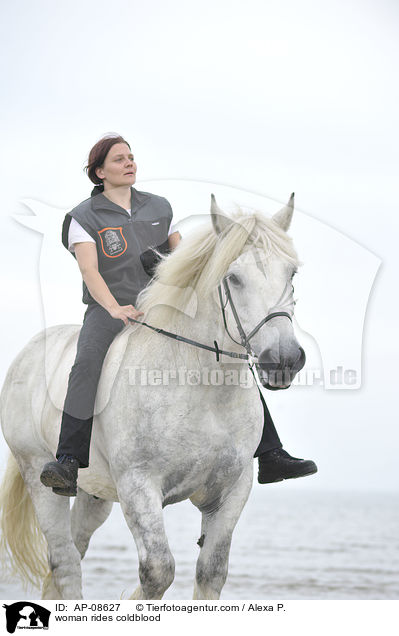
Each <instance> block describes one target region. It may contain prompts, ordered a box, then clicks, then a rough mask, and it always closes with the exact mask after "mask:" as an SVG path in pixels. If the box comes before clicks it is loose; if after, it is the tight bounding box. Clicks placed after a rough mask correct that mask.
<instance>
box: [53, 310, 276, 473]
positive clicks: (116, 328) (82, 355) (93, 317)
mask: <svg viewBox="0 0 399 636" xmlns="http://www.w3.org/2000/svg"><path fill="white" fill-rule="evenodd" d="M123 327H124V323H123V320H119V319H115V318H112V317H111V316H110V315H109V313H108V312H107V311H106V310H105V309H103V307H101V305H98V304H90V305H89V306H88V308H87V311H86V313H85V316H84V320H83V325H82V329H81V331H80V335H79V339H78V347H77V353H76V359H75V362H74V365H73V367H72V369H71V372H70V374H69V381H68V391H67V395H66V398H65V403H64V412H63V414H62V420H61V432H60V437H59V443H58V449H57V453H56V457H57V458H58V457H61V455H71V456H73V457H76V458H77V459H78V460H79V464H80V468H86V467H87V466H88V465H89V450H90V439H91V429H92V423H93V411H94V402H95V399H96V392H97V385H98V382H99V380H100V375H101V368H102V365H103V362H104V358H105V355H106V353H107V351H108V349H109V347H110V345H111V343H112V341H113V339H114V338H115V336H116V335H117V334H118V333H119V332H120V331H121V330H122V329H123ZM161 337H163V336H160V338H161ZM259 394H260V399H261V401H262V405H263V419H264V425H263V434H262V439H261V441H260V444H259V446H258V448H257V450H256V452H255V455H254V456H255V457H258V456H259V455H261V454H262V453H264V452H267V451H268V450H272V449H274V448H281V446H282V444H281V442H280V439H279V437H278V434H277V431H276V429H275V427H274V424H273V420H272V418H271V416H270V413H269V410H268V408H267V406H266V402H265V401H264V399H263V396H262V394H261V393H260V392H259Z"/></svg>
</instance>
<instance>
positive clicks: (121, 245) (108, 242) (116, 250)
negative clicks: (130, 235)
mask: <svg viewBox="0 0 399 636" xmlns="http://www.w3.org/2000/svg"><path fill="white" fill-rule="evenodd" d="M98 234H99V236H100V239H101V247H102V250H103V252H104V254H105V256H108V257H109V258H116V257H117V256H121V255H122V254H123V253H124V252H126V249H127V243H126V239H125V237H124V236H123V231H122V228H121V227H105V228H104V229H103V230H100V231H99V232H98Z"/></svg>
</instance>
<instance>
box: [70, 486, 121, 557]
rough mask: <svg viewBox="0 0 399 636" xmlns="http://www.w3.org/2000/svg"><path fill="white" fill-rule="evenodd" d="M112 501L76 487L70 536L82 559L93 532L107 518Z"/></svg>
mask: <svg viewBox="0 0 399 636" xmlns="http://www.w3.org/2000/svg"><path fill="white" fill-rule="evenodd" d="M112 505H113V502H112V501H105V500H104V499H99V498H98V497H93V496H92V495H88V494H87V493H86V492H84V490H82V489H81V488H78V494H77V497H76V499H75V501H74V504H73V506H72V511H71V529H72V538H73V542H74V544H75V546H76V547H77V549H78V550H79V553H80V556H81V558H82V559H83V557H84V555H85V554H86V550H87V548H88V547H89V542H90V539H91V537H92V534H93V532H95V530H97V528H99V527H100V526H101V525H102V524H103V523H104V521H105V520H106V519H107V518H108V516H109V514H110V512H111V510H112Z"/></svg>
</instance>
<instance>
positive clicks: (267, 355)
mask: <svg viewBox="0 0 399 636" xmlns="http://www.w3.org/2000/svg"><path fill="white" fill-rule="evenodd" d="M305 361H306V355H305V352H304V350H303V349H302V347H299V346H298V348H297V351H296V352H295V355H292V353H291V352H290V356H289V357H288V356H287V357H286V358H284V359H280V360H279V361H278V362H276V361H273V355H272V351H270V350H268V349H264V350H263V351H262V352H261V353H260V355H259V357H258V363H257V368H258V374H259V379H260V381H261V382H262V385H263V386H264V387H265V388H266V389H269V390H270V391H278V390H281V389H288V388H289V387H290V386H291V384H292V382H293V380H294V378H295V376H296V374H297V373H298V371H300V370H301V369H302V368H303V367H304V365H305Z"/></svg>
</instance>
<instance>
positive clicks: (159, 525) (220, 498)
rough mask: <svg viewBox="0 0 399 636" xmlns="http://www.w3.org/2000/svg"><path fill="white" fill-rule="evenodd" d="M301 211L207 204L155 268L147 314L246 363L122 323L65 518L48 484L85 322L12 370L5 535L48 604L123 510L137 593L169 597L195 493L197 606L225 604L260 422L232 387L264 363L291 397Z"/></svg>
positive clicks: (6, 413) (141, 302)
mask: <svg viewBox="0 0 399 636" xmlns="http://www.w3.org/2000/svg"><path fill="white" fill-rule="evenodd" d="M292 213H293V195H292V196H291V198H290V201H289V203H288V205H287V206H285V207H284V208H283V209H282V210H280V211H279V212H278V213H277V214H275V215H274V217H272V218H271V219H269V218H265V217H264V216H263V215H261V214H260V213H257V212H252V213H244V212H243V211H241V210H239V211H237V212H236V213H235V216H234V217H233V218H231V217H226V216H224V214H223V213H222V212H221V210H220V209H219V208H218V206H217V204H216V201H215V200H214V198H212V206H211V219H212V224H209V226H208V225H206V227H205V226H204V227H203V228H201V229H200V230H197V231H196V232H195V233H193V234H192V235H189V236H187V237H186V238H184V239H183V240H182V241H181V243H180V244H179V246H178V247H177V248H176V250H175V251H173V252H172V253H171V254H169V255H168V256H166V257H164V258H163V259H162V260H161V262H160V263H159V265H158V267H157V269H156V274H155V277H154V279H153V280H152V282H151V284H150V285H149V286H148V287H147V288H146V289H145V290H143V292H141V294H140V296H139V299H138V303H137V306H138V307H139V308H140V309H141V310H142V311H143V312H144V315H145V320H146V321H147V322H148V323H150V324H151V325H155V326H156V327H161V328H164V329H167V330H170V331H172V332H175V333H177V334H179V335H180V336H183V337H187V336H189V337H190V338H191V339H195V341H196V342H199V343H202V344H205V345H207V346H209V347H210V348H211V349H212V348H215V349H218V348H219V349H220V348H223V349H224V351H228V352H232V353H233V354H236V355H237V354H238V355H241V356H242V357H241V358H240V357H238V358H233V357H229V356H228V355H227V354H222V353H220V352H218V353H217V354H215V351H212V350H207V349H203V348H199V347H197V346H194V345H192V344H188V343H186V342H181V341H178V340H176V339H173V338H170V337H167V336H166V335H164V334H160V333H157V332H154V331H152V330H151V329H148V328H147V327H146V326H143V325H140V326H139V325H137V324H135V325H132V326H128V327H126V328H125V329H124V330H123V331H122V332H121V334H119V335H118V336H117V338H116V339H115V341H114V342H113V344H112V346H111V348H110V350H109V352H108V354H107V358H106V360H105V363H104V367H103V372H102V378H101V381H100V385H99V389H98V392H97V401H96V411H95V418H94V423H93V437H92V442H91V458H90V467H89V468H87V469H84V470H80V471H79V479H78V494H77V497H76V499H75V500H74V504H73V507H72V510H71V511H70V506H69V503H70V501H69V498H67V497H60V496H58V495H55V494H54V493H53V492H52V491H51V489H49V488H45V487H44V486H43V485H42V484H41V483H40V480H39V475H40V472H41V470H42V467H43V465H44V464H45V463H46V462H47V461H49V460H51V459H52V458H53V457H54V453H55V450H56V447H57V441H58V434H59V426H60V409H62V404H63V400H64V397H65V392H66V386H67V377H68V371H69V369H70V366H71V364H72V362H73V358H74V354H75V350H76V340H77V336H78V332H79V327H77V326H70V325H69V326H68V325H67V326H65V325H64V326H57V327H52V328H50V329H47V330H46V331H45V332H43V333H41V334H39V335H38V336H36V337H34V338H33V339H32V340H31V341H30V342H29V343H28V345H27V346H26V347H25V348H24V349H23V351H22V352H21V353H20V354H19V356H18V357H17V358H16V360H15V361H14V363H13V364H12V366H11V368H10V370H9V372H8V375H7V377H6V380H5V383H4V387H3V390H2V394H1V421H2V426H3V432H4V437H5V439H6V441H7V443H8V445H9V447H10V449H11V452H12V455H11V456H10V459H9V462H8V467H7V470H6V474H5V477H4V480H3V484H2V488H1V503H2V531H3V537H2V541H3V548H4V549H5V550H6V551H7V554H8V557H10V556H11V559H12V562H13V565H14V567H15V568H16V569H17V571H18V572H19V574H22V576H23V577H25V579H28V580H30V581H31V582H35V583H36V584H38V583H39V580H40V579H43V578H44V583H43V587H42V595H43V596H42V598H47V599H51V598H53V599H55V598H57V599H59V598H61V599H78V598H81V595H82V590H81V565H80V562H81V559H82V558H83V557H84V555H85V552H86V550H87V548H88V545H89V541H90V538H91V536H92V534H93V532H94V531H95V530H96V529H97V528H98V527H99V526H100V525H101V524H102V523H103V522H104V521H105V520H106V518H107V517H108V515H109V513H110V511H111V507H112V504H113V502H114V501H119V502H120V504H121V507H122V510H123V513H124V516H125V519H126V522H127V524H128V526H129V528H130V530H131V532H132V535H133V537H134V540H135V543H136V546H137V550H138V556H139V578H140V585H139V586H138V587H137V589H136V591H135V592H134V595H133V596H132V598H135V599H159V598H162V595H163V594H164V592H165V590H166V589H167V588H168V587H169V586H170V585H171V583H172V581H173V578H174V559H173V556H172V554H171V551H170V549H169V546H168V540H167V537H166V534H165V529H164V523H163V516H162V508H163V507H164V506H166V505H167V504H172V503H175V502H178V501H182V500H184V499H187V498H189V499H190V500H191V501H192V503H193V504H194V505H195V506H196V507H197V508H198V509H199V510H200V511H201V513H202V526H201V539H200V541H199V545H200V554H199V558H198V561H197V567H196V578H195V586H194V598H196V599H217V598H219V595H220V592H221V589H222V587H223V585H224V583H225V580H226V576H227V568H228V557H229V550H230V543H231V538H232V533H233V530H234V527H235V525H236V523H237V521H238V518H239V516H240V514H241V511H242V509H243V507H244V505H245V502H246V500H247V498H248V496H249V493H250V490H251V486H252V479H253V455H254V452H255V450H256V448H257V446H258V443H259V441H260V437H261V432H262V426H263V409H262V405H261V401H260V399H259V390H258V387H257V386H256V383H255V382H254V383H252V386H251V387H250V388H248V387H247V388H242V386H240V384H242V383H241V382H240V380H238V381H237V379H238V378H240V379H241V378H242V377H243V375H244V376H246V374H248V373H249V370H248V362H250V363H251V364H253V361H254V360H256V356H257V357H258V360H257V369H258V372H259V377H260V379H261V381H262V384H263V385H264V386H268V387H269V388H287V387H288V386H289V384H290V382H291V381H292V378H293V377H294V375H295V373H296V372H297V371H298V370H299V369H300V368H301V367H302V366H303V364H304V353H303V350H302V349H301V348H300V347H299V345H298V342H297V340H296V339H295V336H294V332H293V328H292V323H291V320H290V318H291V317H292V314H293V305H294V302H293V298H292V284H291V279H292V276H293V274H294V273H295V270H296V267H297V263H298V261H297V256H296V253H295V250H294V248H293V246H292V242H291V239H290V238H289V237H288V235H287V234H286V230H287V229H288V227H289V225H290V221H291V217H292ZM221 283H223V287H221V286H220V284H221ZM223 316H224V319H223ZM265 318H266V320H264V319H265ZM251 332H253V333H252V335H251ZM227 334H229V335H227ZM243 334H245V336H248V335H251V337H250V341H248V340H247V341H246V342H245V336H244V335H243ZM215 341H216V343H215ZM214 343H215V344H214ZM243 344H244V345H245V346H246V349H247V352H249V361H248V360H247V359H245V358H246V356H247V354H246V352H245V347H244V346H243ZM46 351H47V353H46ZM254 356H255V357H254ZM182 370H183V371H182ZM276 370H277V371H282V373H276ZM205 371H206V373H205ZM161 372H162V374H161ZM46 377H47V379H46ZM43 535H44V537H45V540H44V538H43ZM46 544H47V546H46ZM46 547H47V551H48V559H46V558H45V551H46Z"/></svg>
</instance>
